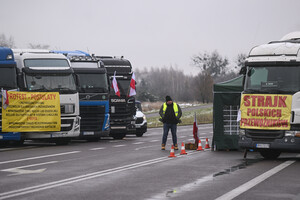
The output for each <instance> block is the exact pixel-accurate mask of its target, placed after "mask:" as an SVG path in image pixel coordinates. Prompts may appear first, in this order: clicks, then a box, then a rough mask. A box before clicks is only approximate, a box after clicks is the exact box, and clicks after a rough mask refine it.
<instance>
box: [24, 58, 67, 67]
mask: <svg viewBox="0 0 300 200" xmlns="http://www.w3.org/2000/svg"><path fill="white" fill-rule="evenodd" d="M24 65H25V67H70V65H69V62H68V60H67V59H26V60H24Z"/></svg>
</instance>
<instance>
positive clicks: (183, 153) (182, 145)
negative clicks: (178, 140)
mask: <svg viewBox="0 0 300 200" xmlns="http://www.w3.org/2000/svg"><path fill="white" fill-rule="evenodd" d="M186 154H187V152H185V146H184V143H182V144H181V152H180V155H186Z"/></svg>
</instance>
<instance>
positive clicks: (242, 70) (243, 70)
mask: <svg viewBox="0 0 300 200" xmlns="http://www.w3.org/2000/svg"><path fill="white" fill-rule="evenodd" d="M246 72H247V68H246V67H242V68H241V70H240V73H239V74H240V75H246Z"/></svg>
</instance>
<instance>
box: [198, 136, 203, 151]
mask: <svg viewBox="0 0 300 200" xmlns="http://www.w3.org/2000/svg"><path fill="white" fill-rule="evenodd" d="M197 151H204V149H203V148H202V144H201V140H200V138H199V142H198V148H197Z"/></svg>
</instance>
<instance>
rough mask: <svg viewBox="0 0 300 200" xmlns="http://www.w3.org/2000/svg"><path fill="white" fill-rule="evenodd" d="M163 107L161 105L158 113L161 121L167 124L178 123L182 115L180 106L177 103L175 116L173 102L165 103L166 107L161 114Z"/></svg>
mask: <svg viewBox="0 0 300 200" xmlns="http://www.w3.org/2000/svg"><path fill="white" fill-rule="evenodd" d="M163 107H164V105H162V106H161V108H160V110H159V115H160V116H161V121H162V122H163V123H167V124H178V123H180V122H181V120H180V118H181V116H182V111H181V108H180V107H179V105H178V104H177V107H178V115H177V117H176V116H175V112H174V109H173V103H172V104H170V105H168V104H167V109H166V112H165V114H163Z"/></svg>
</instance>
